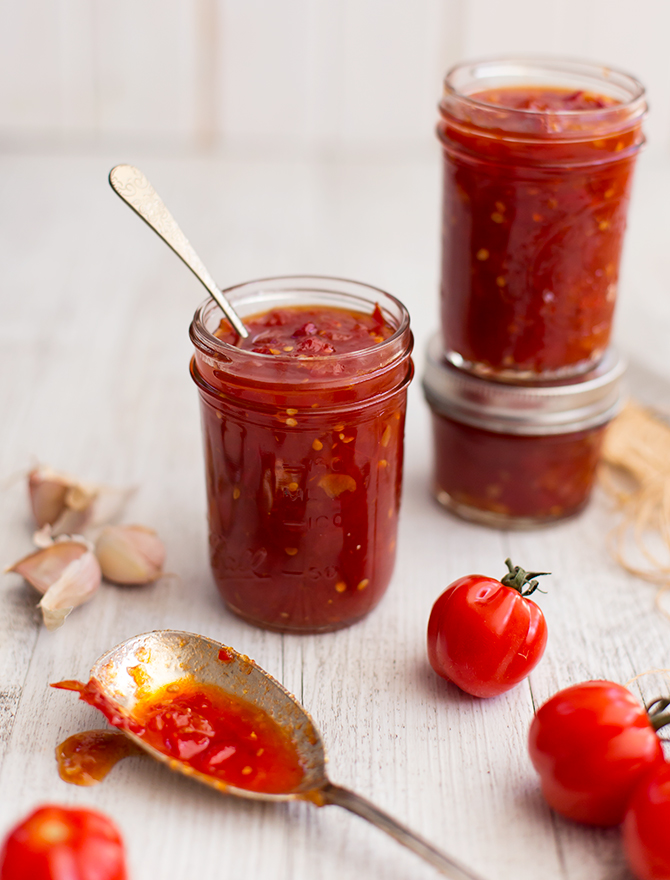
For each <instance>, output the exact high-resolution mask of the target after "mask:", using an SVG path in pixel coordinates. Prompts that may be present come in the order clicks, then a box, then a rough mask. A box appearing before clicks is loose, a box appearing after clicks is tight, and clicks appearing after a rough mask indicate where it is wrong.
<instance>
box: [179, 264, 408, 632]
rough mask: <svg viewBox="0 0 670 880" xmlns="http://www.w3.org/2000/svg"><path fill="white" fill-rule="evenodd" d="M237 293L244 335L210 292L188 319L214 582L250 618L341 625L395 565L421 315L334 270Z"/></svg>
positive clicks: (370, 604)
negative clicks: (415, 323)
mask: <svg viewBox="0 0 670 880" xmlns="http://www.w3.org/2000/svg"><path fill="white" fill-rule="evenodd" d="M225 294H226V296H227V297H228V298H229V300H230V301H231V302H232V304H233V306H234V307H235V309H236V311H237V312H238V313H239V314H240V315H241V317H242V318H243V320H244V322H245V324H246V326H247V328H248V329H249V330H250V335H249V337H248V338H247V339H245V340H239V339H238V338H237V336H236V335H235V333H234V332H233V331H232V329H231V328H230V326H229V324H228V322H227V321H226V320H225V319H223V320H222V316H221V312H220V311H219V309H218V307H217V306H216V305H215V304H214V303H212V302H211V301H207V302H205V303H204V304H203V305H202V306H201V307H200V308H199V309H198V311H197V312H196V314H195V317H194V319H193V323H192V324H191V339H192V341H193V343H194V345H195V355H194V357H193V359H192V361H191V375H192V377H193V379H194V380H195V382H196V384H197V386H198V389H199V391H200V400H201V412H202V420H203V434H204V441H205V470H206V480H207V497H208V505H209V511H208V514H209V536H210V537H209V541H210V560H211V566H212V571H213V574H214V579H215V581H216V584H217V587H218V589H219V592H220V593H221V595H222V597H223V599H224V601H225V602H226V604H227V605H228V607H229V608H230V609H231V610H232V611H233V612H234V613H236V614H237V615H239V616H240V617H242V618H244V619H245V620H247V621H249V622H250V623H253V624H256V625H258V626H261V627H265V628H267V629H274V630H279V631H282V632H323V631H328V630H334V629H339V628H340V627H343V626H347V625H349V624H351V623H354V622H355V621H357V620H359V619H360V618H362V617H363V616H364V615H366V614H367V613H368V612H369V611H370V610H371V609H372V608H374V607H375V605H377V603H378V602H379V601H380V599H381V597H382V595H383V594H384V592H385V590H386V588H387V586H388V583H389V581H390V578H391V574H392V572H393V565H394V560H395V545H396V531H397V523H398V511H399V506H400V491H401V481H402V464H403V434H404V423H405V408H406V396H407V387H408V385H409V382H410V380H411V378H412V375H413V366H412V361H411V350H412V334H411V331H410V329H409V315H408V313H407V310H406V309H405V307H404V306H403V305H402V304H401V303H400V302H399V301H398V300H397V299H395V298H394V297H392V296H390V295H389V294H387V293H384V292H383V291H381V290H377V289H375V288H372V287H368V286H367V285H364V284H359V283H356V282H353V281H344V280H340V279H333V278H319V277H287V278H271V279H267V280H263V281H253V282H250V283H248V284H242V285H240V286H238V287H234V288H231V289H229V290H227V291H225Z"/></svg>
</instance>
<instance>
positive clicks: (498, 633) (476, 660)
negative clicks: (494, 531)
mask: <svg viewBox="0 0 670 880" xmlns="http://www.w3.org/2000/svg"><path fill="white" fill-rule="evenodd" d="M505 563H506V565H507V567H508V569H509V572H508V573H507V574H506V575H505V576H504V577H503V578H502V579H501V580H499V581H498V580H495V578H490V577H485V576H484V575H481V574H471V575H468V576H466V577H462V578H459V579H458V580H457V581H454V582H453V584H451V586H449V587H447V589H446V590H445V591H444V593H442V595H441V596H440V597H439V599H438V600H437V601H436V602H435V604H434V605H433V610H432V611H431V614H430V619H429V621H428V659H429V660H430V665H431V666H432V667H433V669H434V670H435V672H437V674H438V675H441V676H442V677H443V678H447V679H449V681H453V682H454V684H457V685H458V687H459V688H461V690H464V691H465V692H466V693H468V694H472V695H473V696H475V697H493V696H496V695H497V694H502V693H503V692H504V691H507V690H509V689H510V688H513V687H514V685H516V684H518V683H519V682H520V681H522V680H523V679H524V678H526V676H527V675H528V674H529V673H530V671H531V670H532V669H533V668H534V667H535V666H536V665H537V664H538V663H539V661H540V659H541V657H542V654H543V653H544V649H545V646H546V644H547V625H546V623H545V620H544V615H543V614H542V611H541V610H540V608H539V607H538V606H537V605H536V604H535V602H533V601H532V600H531V599H529V598H528V596H529V595H530V594H531V593H533V592H534V591H535V589H536V588H537V581H536V580H533V579H534V578H537V577H540V575H544V574H547V572H526V571H524V570H523V569H522V568H519V566H513V565H512V563H511V561H510V560H509V559H507V560H505Z"/></svg>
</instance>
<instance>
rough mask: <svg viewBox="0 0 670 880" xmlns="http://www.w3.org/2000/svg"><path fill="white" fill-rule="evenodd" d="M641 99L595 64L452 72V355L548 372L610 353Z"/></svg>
mask: <svg viewBox="0 0 670 880" xmlns="http://www.w3.org/2000/svg"><path fill="white" fill-rule="evenodd" d="M645 112H646V104H645V101H644V89H643V87H642V86H641V85H640V83H638V82H637V81H636V80H635V79H633V78H632V77H630V76H628V75H627V74H623V73H620V72H618V71H614V70H611V69H605V68H601V67H597V66H595V65H589V64H582V63H579V62H572V61H559V60H556V61H551V60H533V59H518V60H515V59H502V60H501V59H499V60H490V61H483V62H479V63H473V64H461V65H458V66H457V67H455V68H453V69H452V70H451V71H450V72H449V73H448V74H447V76H446V79H445V87H444V93H443V98H442V101H441V103H440V121H439V123H438V127H437V132H438V137H439V139H440V141H441V142H442V146H443V149H444V152H443V156H444V165H443V167H444V184H443V187H444V188H443V220H442V287H441V309H442V333H443V337H444V344H445V354H446V356H447V358H448V359H449V360H450V361H451V362H452V363H453V364H454V365H455V366H458V367H460V368H462V369H466V370H469V371H470V372H473V373H475V374H478V375H482V376H489V377H491V378H495V379H497V380H499V381H507V380H510V381H518V380H521V381H543V380H546V379H552V378H563V377H569V376H571V375H578V374H580V373H585V372H588V371H589V370H590V369H592V368H593V367H594V366H595V364H597V363H598V361H599V360H600V358H601V357H602V356H603V355H604V353H605V350H606V348H607V346H608V343H609V337H610V330H611V323H612V315H613V312H614V306H615V300H616V292H617V283H618V275H619V263H620V258H621V249H622V244H623V237H624V231H625V226H626V214H627V209H628V202H629V198H630V190H631V183H632V175H633V169H634V164H635V160H636V157H637V153H638V151H639V149H640V147H641V146H642V144H643V142H644V137H643V135H642V130H641V124H642V119H643V116H644V113H645Z"/></svg>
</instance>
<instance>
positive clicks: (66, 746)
mask: <svg viewBox="0 0 670 880" xmlns="http://www.w3.org/2000/svg"><path fill="white" fill-rule="evenodd" d="M144 754H145V753H144V752H143V751H142V749H140V747H139V746H136V745H135V743H134V742H132V741H131V740H129V739H128V737H127V736H126V735H125V734H124V733H121V732H120V731H118V730H86V731H83V732H82V733H75V734H73V735H72V736H70V737H68V738H67V739H66V740H65V741H64V742H62V743H61V744H60V745H59V746H57V747H56V761H57V763H58V775H59V776H60V778H61V779H62V780H63V782H69V783H71V784H72V785H97V783H98V782H102V780H103V779H104V778H105V776H107V774H108V773H109V772H110V770H112V769H113V767H115V766H116V764H118V762H119V761H122V760H123V759H124V758H132V757H140V756H143V755H144Z"/></svg>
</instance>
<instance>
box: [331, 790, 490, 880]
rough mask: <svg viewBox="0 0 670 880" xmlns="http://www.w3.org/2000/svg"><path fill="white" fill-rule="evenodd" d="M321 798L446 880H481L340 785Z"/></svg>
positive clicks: (386, 814) (377, 808) (477, 875)
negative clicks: (364, 821) (381, 833)
mask: <svg viewBox="0 0 670 880" xmlns="http://www.w3.org/2000/svg"><path fill="white" fill-rule="evenodd" d="M319 794H320V795H322V797H323V803H324V805H325V804H336V805H337V806H338V807H344V809H345V810H349V812H351V813H355V814H356V815H357V816H361V817H362V818H363V819H367V821H368V822H371V823H372V824H373V825H376V826H377V828H379V829H381V830H382V831H385V832H386V833H387V834H390V835H391V837H393V838H395V840H397V841H398V843H401V844H402V845H403V846H406V847H407V849H411V850H412V852H413V853H416V855H418V856H420V857H421V858H422V859H425V861H427V862H429V863H430V864H431V865H432V866H433V867H434V868H437V870H438V871H439V872H440V873H441V874H444V876H445V877H450V878H451V880H482V877H480V875H479V874H474V873H473V872H472V871H470V870H468V869H467V868H466V867H464V866H463V865H460V864H459V863H458V862H457V861H455V860H454V859H452V858H451V856H448V855H447V854H446V853H443V852H442V851H441V850H439V849H437V848H436V847H434V846H433V845H432V844H430V843H428V841H427V840H424V839H423V838H422V837H419V835H418V834H415V833H414V832H413V831H410V830H409V828H407V827H405V826H404V825H401V824H400V822H397V821H396V820H395V819H394V818H393V817H392V816H389V815H388V813H385V812H384V811H383V810H380V809H379V807H376V806H375V805H374V804H371V803H370V801H368V800H366V799H365V798H364V797H361V796H360V795H359V794H356V793H355V792H353V791H349V789H347V788H341V787H340V786H339V785H333V784H332V782H331V783H328V785H326V787H325V788H323V789H322V790H321V791H320V792H319Z"/></svg>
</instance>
